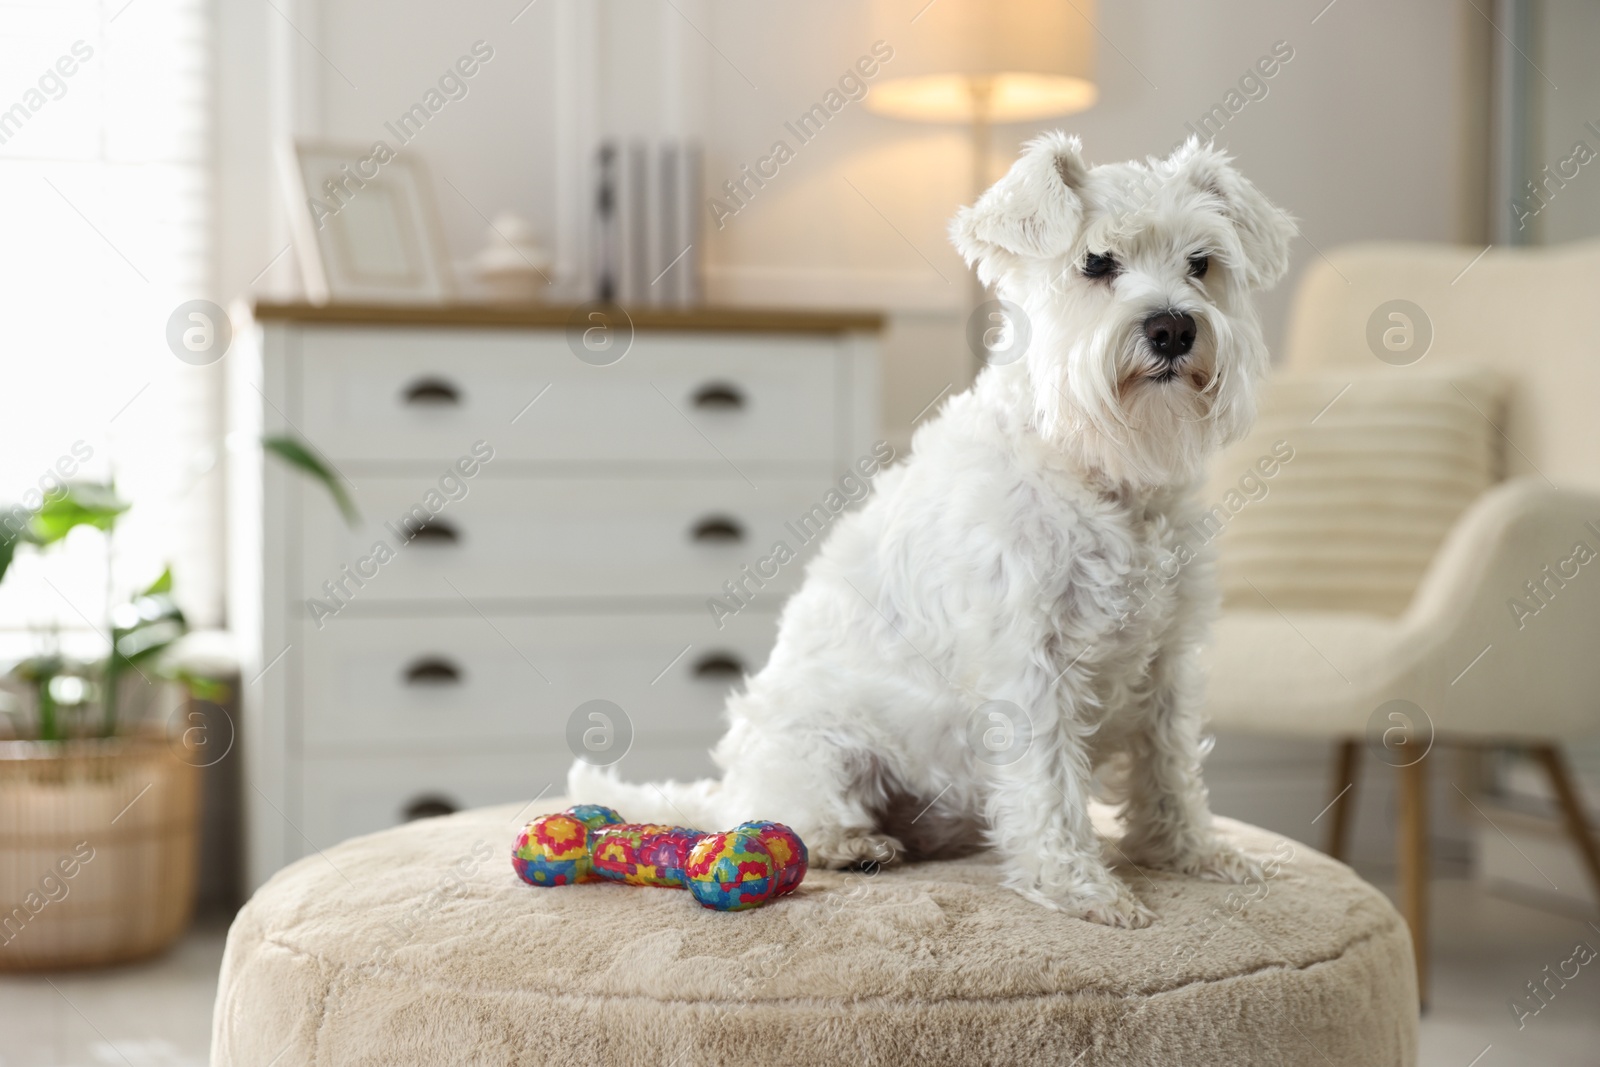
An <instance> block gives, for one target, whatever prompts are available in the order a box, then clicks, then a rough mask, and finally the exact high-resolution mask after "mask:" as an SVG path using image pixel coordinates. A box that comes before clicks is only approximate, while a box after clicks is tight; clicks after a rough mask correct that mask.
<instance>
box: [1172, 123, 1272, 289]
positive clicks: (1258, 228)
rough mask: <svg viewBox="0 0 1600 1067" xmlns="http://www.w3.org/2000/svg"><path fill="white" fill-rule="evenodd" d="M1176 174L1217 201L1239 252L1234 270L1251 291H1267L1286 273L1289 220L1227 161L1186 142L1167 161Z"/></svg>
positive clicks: (1216, 152) (1209, 147)
mask: <svg viewBox="0 0 1600 1067" xmlns="http://www.w3.org/2000/svg"><path fill="white" fill-rule="evenodd" d="M1167 162H1168V164H1169V165H1171V166H1172V167H1174V168H1175V169H1176V170H1177V171H1178V172H1179V173H1184V174H1187V175H1188V177H1189V179H1190V180H1191V181H1192V182H1194V184H1195V185H1196V186H1198V187H1199V188H1200V189H1202V190H1204V191H1205V192H1208V193H1210V194H1212V195H1213V196H1215V197H1216V198H1217V199H1219V200H1221V201H1222V204H1223V211H1224V212H1225V213H1226V214H1227V216H1228V218H1229V219H1231V220H1232V221H1233V226H1234V229H1235V230H1236V231H1237V232H1238V234H1239V244H1240V245H1241V246H1242V247H1243V249H1244V257H1245V262H1244V263H1242V264H1240V268H1241V269H1242V271H1243V273H1244V279H1245V283H1246V284H1247V285H1249V286H1250V288H1252V289H1270V288H1272V287H1273V286H1274V285H1276V284H1277V283H1278V280H1279V279H1280V278H1282V277H1283V275H1284V273H1285V272H1287V271H1288V269H1289V243H1290V242H1291V241H1293V240H1294V238H1295V236H1296V235H1297V234H1298V233H1299V232H1300V231H1299V230H1298V229H1296V228H1295V224H1294V219H1292V218H1291V217H1290V216H1289V213H1288V212H1286V211H1284V210H1283V209H1282V208H1280V207H1277V206H1276V205H1274V204H1273V203H1272V202H1271V201H1270V200H1268V199H1267V198H1266V197H1265V196H1263V195H1262V193H1261V190H1260V189H1257V188H1256V187H1255V185H1254V184H1252V183H1251V181H1250V180H1249V179H1248V178H1246V177H1245V176H1244V175H1242V174H1240V173H1239V172H1238V171H1237V170H1235V169H1234V168H1233V162H1232V160H1231V159H1230V158H1229V157H1228V155H1227V154H1226V153H1224V152H1222V151H1220V150H1219V149H1217V148H1216V147H1214V146H1212V145H1209V144H1201V143H1200V142H1199V140H1198V139H1197V138H1194V137H1190V138H1189V140H1188V141H1187V142H1185V143H1184V144H1183V145H1181V146H1180V147H1179V148H1178V149H1177V150H1176V151H1174V152H1173V153H1172V156H1171V157H1170V158H1169V159H1168V161H1167Z"/></svg>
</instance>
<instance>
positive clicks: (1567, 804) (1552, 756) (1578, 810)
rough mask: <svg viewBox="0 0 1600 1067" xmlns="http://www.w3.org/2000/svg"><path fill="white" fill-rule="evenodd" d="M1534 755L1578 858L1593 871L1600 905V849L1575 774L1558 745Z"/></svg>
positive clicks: (1534, 751)
mask: <svg viewBox="0 0 1600 1067" xmlns="http://www.w3.org/2000/svg"><path fill="white" fill-rule="evenodd" d="M1533 755H1534V758H1535V759H1537V760H1538V761H1539V762H1540V763H1541V764H1542V765H1543V766H1544V773H1545V774H1547V775H1549V776H1550V786H1551V788H1553V789H1554V790H1555V793H1556V803H1557V804H1559V805H1560V807H1561V817H1562V820H1563V821H1564V822H1565V823H1566V826H1567V834H1568V836H1570V837H1571V838H1572V843H1573V844H1574V845H1577V846H1578V855H1580V856H1582V857H1583V862H1584V865H1585V866H1586V867H1588V868H1589V880H1590V881H1591V882H1593V883H1594V892H1595V900H1596V901H1597V902H1600V847H1597V846H1596V845H1595V841H1594V832H1593V830H1592V829H1591V828H1590V826H1589V818H1588V816H1587V815H1586V814H1584V810H1583V800H1582V799H1581V798H1580V797H1579V796H1578V790H1577V787H1575V786H1574V785H1573V784H1572V772H1571V771H1569V770H1568V769H1567V761H1566V758H1565V757H1564V756H1563V755H1562V754H1561V749H1560V747H1559V746H1557V745H1539V746H1538V747H1537V748H1535V749H1534V750H1533Z"/></svg>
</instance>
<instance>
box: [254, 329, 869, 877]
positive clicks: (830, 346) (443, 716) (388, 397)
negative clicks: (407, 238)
mask: <svg viewBox="0 0 1600 1067" xmlns="http://www.w3.org/2000/svg"><path fill="white" fill-rule="evenodd" d="M256 318H257V325H256V327H255V329H253V330H252V331H250V333H249V335H248V336H247V337H246V338H245V339H244V341H243V343H241V345H240V347H239V349H238V350H236V351H235V352H234V353H233V354H231V355H230V357H229V359H230V361H231V366H230V390H229V391H230V406H231V414H230V418H231V424H232V429H233V430H234V438H233V440H234V442H235V445H236V446H235V447H234V448H233V449H232V453H231V455H232V460H231V465H230V475H229V496H230V520H229V546H230V553H231V563H230V570H231V584H230V625H231V626H232V627H233V629H234V630H235V631H236V632H237V633H238V634H239V635H240V638H241V643H242V646H243V648H244V655H245V664H244V668H243V673H242V677H243V681H244V687H243V694H242V706H243V710H244V721H243V723H242V724H241V730H240V735H241V737H240V743H241V746H242V754H243V756H244V758H245V761H246V771H247V774H246V783H247V784H246V787H245V797H244V800H245V810H246V813H247V828H248V834H249V842H248V849H247V855H248V857H249V865H250V870H249V881H250V884H251V886H252V887H254V886H256V885H259V884H260V883H261V882H262V881H264V880H265V879H266V878H267V877H268V876H270V875H271V873H272V872H273V871H275V870H277V869H278V868H279V867H281V866H282V865H283V864H285V863H287V862H290V861H291V860H294V859H296V858H298V857H300V856H302V855H306V854H308V853H310V852H312V851H313V850H315V849H320V848H323V847H325V846H327V845H330V844H332V843H334V842H336V841H338V840H341V839H343V838H345V837H348V836H351V835H352V834H358V833H366V832H370V831H373V830H378V829H382V828H384V827H386V826H390V825H393V824H395V823H397V822H400V821H403V820H404V819H406V818H411V817H416V816H418V815H422V814H429V813H436V812H439V811H443V810H449V809H451V808H455V807H466V806H474V805H479V804H488V803H495V802H500V801H509V800H516V799H526V798H529V797H533V796H535V795H537V794H539V793H540V791H541V790H546V789H549V790H558V789H559V788H560V786H561V783H562V781H563V780H564V775H565V771H566V767H567V765H568V764H569V763H570V761H571V759H572V755H573V750H572V747H571V746H572V744H573V743H574V742H573V741H572V740H571V739H572V738H573V737H574V736H580V737H581V736H583V731H584V728H585V727H586V726H587V725H588V723H589V722H590V720H589V719H588V718H587V717H586V716H584V715H580V714H577V713H578V710H579V708H580V707H581V706H584V705H586V704H587V702H589V701H592V700H605V701H609V702H611V705H613V706H614V707H615V708H616V709H620V713H621V715H620V718H619V719H618V721H616V722H612V721H611V718H617V716H615V715H612V716H611V717H610V718H608V719H607V720H606V721H605V724H604V729H605V730H606V731H611V732H610V733H606V735H605V740H606V741H607V742H608V743H609V744H611V745H612V746H613V747H611V748H608V749H606V750H605V751H604V752H603V753H602V755H601V756H600V757H599V758H601V759H603V760H605V761H607V762H609V761H610V760H612V759H615V758H617V753H619V752H622V751H624V750H625V751H626V755H623V756H621V758H620V762H619V763H618V766H619V769H620V770H622V771H623V773H625V774H627V775H629V776H632V777H643V776H692V775H698V774H704V773H707V772H708V771H710V770H711V764H710V761H709V759H708V757H707V755H706V749H707V748H708V747H709V745H710V744H711V743H712V742H714V741H715V739H716V737H717V736H718V734H719V732H720V728H721V708H722V703H723V699H724V697H725V695H726V692H727V690H728V688H729V687H730V686H731V685H733V684H736V682H737V680H738V677H739V673H740V672H741V671H746V670H755V669H756V668H758V667H759V666H760V665H761V663H762V662H763V661H764V660H765V658H766V655H767V652H768V650H769V649H770V647H771V644H772V640H773V637H774V634H775V620H776V611H777V609H778V607H779V606H780V605H781V603H782V598H783V596H784V595H785V593H786V592H787V591H789V590H790V589H792V588H793V587H794V585H795V583H796V582H797V581H798V580H799V577H800V574H801V571H802V568H803V562H802V563H795V564H791V565H789V566H787V567H786V568H784V570H783V571H782V572H781V573H780V574H779V575H778V576H777V577H776V578H775V579H772V580H771V581H768V582H766V584H765V587H764V588H763V589H761V591H760V592H759V593H758V594H757V596H756V597H755V598H754V599H753V600H751V601H750V603H749V605H748V607H745V608H744V609H742V610H740V611H739V612H738V613H737V614H735V615H733V616H732V617H728V618H723V619H721V620H720V622H721V625H720V626H719V625H718V621H719V620H717V619H715V618H714V616H713V613H712V612H711V610H710V609H709V607H708V601H709V600H710V598H712V597H725V594H724V583H726V582H728V581H730V580H735V579H737V578H738V577H739V576H740V574H741V571H742V569H743V568H744V567H745V566H746V565H750V564H754V563H755V561H756V560H757V559H758V558H760V557H762V556H765V555H767V554H768V553H769V552H770V550H771V549H772V546H773V543H774V542H775V541H778V540H780V539H782V540H786V541H788V542H790V543H792V544H794V545H795V547H797V548H798V547H799V543H798V541H797V540H796V539H795V538H793V537H792V536H791V535H790V534H788V533H787V532H786V524H790V523H793V522H794V521H796V520H797V519H799V518H800V517H801V516H803V515H806V514H808V513H809V512H810V511H811V509H812V508H814V507H815V506H816V505H817V504H818V503H819V502H820V501H822V500H823V499H824V496H825V494H828V491H829V489H830V488H832V487H833V486H834V485H835V484H836V483H837V481H838V479H839V477H840V476H841V475H842V474H844V473H845V472H847V471H849V470H850V469H851V467H852V466H853V465H854V464H855V462H856V461H857V460H858V459H860V458H862V457H864V456H868V455H870V454H871V452H872V449H873V443H874V437H875V433H876V429H877V422H878V410H879V409H878V365H877V349H876V338H875V335H876V332H877V329H878V320H877V319H876V317H874V316H861V315H826V314H794V313H762V312H748V311H704V312H690V313H685V312H655V313H640V314H637V315H636V316H635V317H634V320H633V327H634V334H633V340H632V343H631V346H630V347H629V348H628V350H627V354H626V355H625V356H624V357H623V358H621V359H620V360H617V361H616V362H613V363H609V364H608V365H604V366H600V365H595V364H594V363H591V362H586V361H585V360H584V359H580V358H579V357H578V355H577V354H576V352H577V351H579V350H581V345H579V347H578V349H575V348H574V345H575V344H578V342H577V341H576V340H575V339H574V340H572V341H570V342H569V338H575V331H572V330H569V329H568V321H569V313H568V311H567V310H565V309H555V308H549V309H543V308H536V309H530V310H527V311H509V310H490V309H473V308H433V309H424V308H405V309H400V308H376V307H343V308H340V307H332V308H312V307H304V306H297V305H270V306H269V305H263V306H260V307H258V308H257V309H256ZM263 434H268V435H273V434H292V435H295V436H297V437H300V438H302V439H303V440H305V441H306V442H308V443H309V444H310V445H311V446H312V447H313V448H314V449H315V450H316V451H317V452H318V453H320V454H321V456H322V457H324V458H325V459H326V460H327V461H328V462H329V463H330V464H331V465H332V466H334V467H335V468H336V469H337V470H338V471H339V473H340V474H341V475H342V476H343V477H344V479H345V480H346V481H347V482H348V483H349V485H350V488H351V494H352V496H353V497H354V498H355V501H356V504H357V506H358V507H359V509H360V511H361V519H360V521H359V523H357V524H356V525H355V526H354V527H352V526H350V525H348V524H347V523H346V522H345V521H344V520H343V519H342V518H341V517H340V515H339V513H338V511H337V510H336V508H335V507H334V505H333V503H332V501H331V500H330V499H329V497H328V495H327V494H326V493H325V492H324V491H323V489H322V488H321V487H319V486H318V485H316V484H315V483H314V482H312V481H310V480H308V479H306V478H305V477H303V476H301V475H300V474H298V473H296V472H294V471H291V470H290V469H289V468H288V467H287V466H285V465H284V464H282V463H280V462H279V461H277V460H276V459H272V458H264V457H263V455H262V454H261V453H260V451H259V450H257V449H254V448H252V447H249V446H250V444H251V443H253V442H254V441H255V440H257V439H259V437H260V436H261V435H263ZM418 530H420V531H421V532H420V534H418V533H417V531H418ZM810 547H814V543H813V545H812V546H810ZM594 721H595V722H600V720H594ZM574 723H576V724H577V725H576V726H574V725H573V724H574ZM574 730H576V731H577V732H576V733H574V732H573V731H574ZM630 739H631V740H630ZM512 829H513V828H512V827H507V832H508V838H507V839H508V840H509V834H510V833H511V831H512Z"/></svg>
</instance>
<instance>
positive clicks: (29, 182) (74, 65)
mask: <svg viewBox="0 0 1600 1067" xmlns="http://www.w3.org/2000/svg"><path fill="white" fill-rule="evenodd" d="M209 32H210V26H209V21H208V8H207V6H206V5H205V4H204V3H203V2H200V0H105V2H93V0H35V2H33V3H20V4H19V3H8V4H6V5H4V6H3V7H0V204H3V205H4V207H3V209H0V504H6V505H10V504H15V503H18V502H21V503H23V504H25V505H26V504H29V503H36V502H37V498H38V492H39V491H40V490H41V489H48V488H49V487H50V486H51V485H52V484H53V481H54V479H55V478H56V477H59V475H60V473H61V472H67V473H70V476H71V477H74V478H91V479H96V480H102V479H105V478H107V477H110V476H112V475H114V476H115V478H116V482H117V486H118V489H119V490H120V491H121V494H122V495H123V496H124V498H125V499H127V500H129V501H131V502H132V505H133V507H132V510H131V511H130V512H129V513H128V514H127V516H126V517H125V518H124V520H123V521H122V523H121V524H120V526H119V529H118V531H117V535H116V538H115V540H114V559H113V561H112V567H111V576H110V580H109V583H108V578H107V573H106V550H105V547H104V542H103V541H102V539H101V538H100V537H99V536H98V535H97V534H96V533H94V532H93V531H88V530H79V531H76V532H75V533H74V535H73V536H72V537H71V539H70V540H69V541H68V543H67V544H65V545H63V546H60V547H58V548H55V549H52V550H51V551H49V552H48V553H46V554H45V555H43V556H36V555H35V553H33V552H32V551H31V550H29V549H24V550H23V551H21V552H19V554H18V560H17V562H16V564H15V565H14V566H13V567H12V570H11V572H10V573H9V574H7V575H6V577H5V580H4V581H3V582H0V657H3V658H5V659H10V658H12V657H14V656H17V655H23V654H27V653H28V652H30V651H32V648H33V646H34V643H35V639H36V635H37V633H38V632H39V631H41V630H49V629H51V628H59V630H60V631H61V634H62V642H63V645H64V646H65V647H66V648H67V650H68V651H69V652H77V653H79V654H83V655H92V654H97V653H98V652H99V651H100V647H99V642H100V638H99V636H98V635H97V633H96V630H97V629H98V630H102V631H103V630H104V627H105V623H104V619H105V617H106V604H107V597H108V595H110V596H112V597H114V598H117V599H120V598H122V597H124V596H125V595H126V594H127V592H128V591H129V590H131V589H133V588H135V587H138V586H142V585H144V584H146V583H148V582H149V581H150V580H151V579H153V578H154V577H156V575H158V574H159V573H160V571H161V569H162V568H163V567H164V566H165V565H167V564H168V563H170V564H171V565H172V566H173V569H174V573H175V576H176V582H177V591H178V592H179V595H180V598H181V600H182V601H183V602H184V603H185V604H186V606H187V607H188V608H189V610H190V611H191V613H192V614H193V615H194V616H196V619H195V621H197V622H201V623H205V622H214V621H216V620H217V619H218V618H219V617H220V585H221V576H220V571H221V567H220V545H219V544H218V538H217V530H218V520H217V514H218V509H219V506H220V505H219V501H220V499H221V484H220V478H221V463H220V462H219V457H218V456H217V455H216V447H217V445H218V444H220V433H219V420H220V412H219V404H218V402H217V397H218V396H219V394H220V389H219V383H220V375H221V373H222V366H223V364H222V363H216V364H212V365H208V366H195V365H192V364H191V363H186V362H184V361H182V360H180V359H179V358H178V357H177V356H176V355H175V354H174V352H173V350H172V349H171V348H170V347H169V346H168V343H167V340H166V334H167V322H168V319H169V317H170V316H171V315H172V313H173V311H174V309H176V308H177V307H178V306H179V305H180V304H182V303H184V302H186V301H190V300H193V299H197V298H205V297H213V298H214V295H213V294H211V293H209V292H208V291H207V287H208V281H209V279H210V249H209V247H208V227H209V217H210V206H211V205H210V201H211V190H210V182H209V162H210V137H209V130H208V110H207V100H208V96H209V77H210V72H209V69H208V63H209V47H208V37H209Z"/></svg>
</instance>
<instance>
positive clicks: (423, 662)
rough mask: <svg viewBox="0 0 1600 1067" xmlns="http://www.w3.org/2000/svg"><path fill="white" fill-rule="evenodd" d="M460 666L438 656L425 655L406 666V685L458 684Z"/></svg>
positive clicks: (459, 680)
mask: <svg viewBox="0 0 1600 1067" xmlns="http://www.w3.org/2000/svg"><path fill="white" fill-rule="evenodd" d="M460 682H461V668H460V667H457V666H456V665H455V664H454V663H451V662H450V661H449V660H447V659H444V658H442V657H440V656H425V657H423V658H422V659H419V660H417V661H416V662H415V663H413V664H411V666H409V667H407V668H406V684H407V685H458V684H460Z"/></svg>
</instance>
